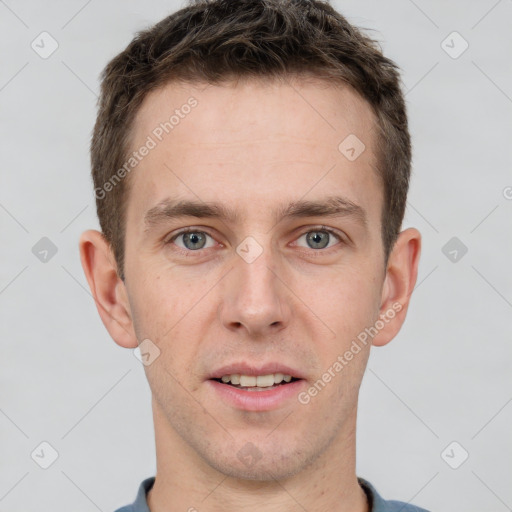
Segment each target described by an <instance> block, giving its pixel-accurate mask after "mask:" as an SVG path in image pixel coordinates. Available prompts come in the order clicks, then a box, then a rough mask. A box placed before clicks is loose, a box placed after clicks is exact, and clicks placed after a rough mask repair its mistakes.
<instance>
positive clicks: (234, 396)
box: [207, 380, 305, 411]
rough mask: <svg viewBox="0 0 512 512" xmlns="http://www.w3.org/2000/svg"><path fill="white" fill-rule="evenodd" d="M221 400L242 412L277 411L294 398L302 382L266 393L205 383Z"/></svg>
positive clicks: (214, 382) (212, 381)
mask: <svg viewBox="0 0 512 512" xmlns="http://www.w3.org/2000/svg"><path fill="white" fill-rule="evenodd" d="M207 382H208V383H209V384H210V386H212V388H213V389H214V390H215V392H216V393H217V394H218V395H219V396H220V397H221V399H222V400H224V401H225V402H227V403H228V404H230V405H231V406H233V407H235V408H237V409H242V410H244V411H271V410H273V409H278V408H279V407H281V406H282V405H283V404H284V403H285V402H286V401H287V400H290V399H291V398H296V397H297V395H298V394H299V393H300V390H301V389H302V388H303V387H304V384H305V382H304V380H296V381H293V382H290V383H288V384H282V385H281V386H277V387H275V388H274V389H269V390H268V391H244V390H243V389H241V388H236V387H234V386H230V385H229V384H223V383H222V382H217V381H216V380H208V381H207Z"/></svg>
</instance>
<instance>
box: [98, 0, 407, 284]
mask: <svg viewBox="0 0 512 512" xmlns="http://www.w3.org/2000/svg"><path fill="white" fill-rule="evenodd" d="M292 74H295V75H299V76H300V75H304V76H306V75H313V76H318V77H322V78H325V79H327V80H331V81H338V82H340V81H341V82H344V83H345V84H349V85H350V86H352V87H353V88H354V89H355V90H356V91H357V92H358V93H359V94H360V95H361V96H362V97H363V98H364V99H365V100H366V101H367V102H368V103H369V105H370V106H371V107H372V110H373V112H374V114H375V116H376V119H377V121H378V122H377V127H378V136H377V144H376V146H377V147H376V148H375V156H376V161H377V162H378V165H377V172H378V175H379V176H380V178H381V180H382V183H383V187H384V204H383V209H382V214H381V218H382V242H383V246H384V253H385V262H386V264H387V260H388V256H389V253H390V251H391V249H392V247H393V245H394V243H395V241H396V238H397V236H398V234H399V232H400V227H401V224H402V220H403V216H404V212H405V206H406V201H407V191H408V187H409V176H410V167H411V143H410V136H409V132H408V127H407V115H406V107H405V101H404V97H403V94H402V91H401V85H400V75H399V73H398V67H397V65H396V64H395V63H394V62H393V61H391V60H390V59H388V58H386V57H384V56H383V54H382V51H381V48H380V46H379V44H378V43H377V42H375V41H374V40H372V39H370V38H369V37H367V36H366V35H364V34H363V33H362V31H361V30H360V29H358V28H356V27H354V26H352V25H351V24H350V23H349V22H348V21H347V20H346V19H345V18H344V17H343V16H342V15H341V14H340V13H338V12H337V11H336V10H334V9H333V7H332V6H331V5H330V4H328V3H327V2H324V1H319V0H311V1H307V0H199V1H192V2H191V3H189V4H188V5H187V6H186V7H184V8H183V9H181V10H179V11H177V12H175V13H174V14H172V15H170V16H168V17H166V18H165V19H163V20H162V21H160V22H159V23H157V24H156V25H154V26H152V27H151V28H149V29H147V30H144V31H141V32H139V33H137V35H136V36H135V38H134V39H133V41H132V42H131V43H130V44H129V45H128V46H127V48H126V49H125V50H124V51H123V52H122V53H120V54H119V55H117V56H116V57H115V58H114V59H112V60H111V61H110V62H109V63H108V64H107V66H106V67H105V69H104V70H103V72H102V75H101V79H102V83H101V96H100V98H99V108H98V116H97V120H96V124H95V126H94V132H93V135H92V141H91V164H92V177H93V181H94V186H95V191H102V193H101V194H98V193H97V192H96V208H97V213H98V218H99V222H100V226H101V229H102V232H103V235H104V236H105V238H106V240H107V241H108V242H109V243H110V245H111V247H112V250H113V253H114V257H115V260H116V263H117V268H118V274H119V276H120V277H121V279H124V269H123V267H124V241H125V219H126V202H127V191H128V183H129V182H128V180H126V179H120V180H118V182H116V183H114V184H113V185H115V186H109V187H108V190H109V191H108V193H105V189H106V188H105V189H104V188H103V187H104V185H105V184H106V183H108V182H109V180H110V181H111V180H112V177H113V176H114V173H115V172H116V171H117V170H118V169H120V168H121V166H122V165H123V162H125V161H126V157H127V154H128V151H129V147H130V134H131V131H132V128H133V126H132V125H133V121H134V118H135V115H136V114H137V112H138V109H139V107H140V105H141V103H142V101H143V99H144V98H145V97H146V95H147V94H148V93H149V92H150V91H152V90H154V89H155V88H157V87H160V86H163V85H164V84H166V83H168V82H171V81H173V80H182V81H189V82H192V83H193V82H204V83H211V84H218V83H221V82H224V81H227V80H231V79H234V78H235V79H236V78H251V77H255V78H261V77H263V78H264V77H267V78H270V77H283V76H284V77H285V76H287V75H292ZM123 176H124V173H123Z"/></svg>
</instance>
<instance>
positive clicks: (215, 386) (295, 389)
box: [206, 363, 307, 412]
mask: <svg viewBox="0 0 512 512" xmlns="http://www.w3.org/2000/svg"><path fill="white" fill-rule="evenodd" d="M206 382H207V383H208V384H209V388H210V390H211V392H212V393H213V394H212V396H211V398H212V400H214V401H216V400H219V399H220V403H223V404H225V405H227V406H228V407H230V408H235V409H238V410H245V411H253V412H263V411H270V410H273V409H279V408H281V407H285V406H288V405H289V404H291V403H293V401H294V399H296V397H297V395H298V393H299V392H300V391H302V390H303V389H304V388H306V387H307V383H306V379H305V377H304V376H303V375H302V374H301V373H300V372H299V370H296V369H293V368H292V367H289V366H285V365H282V364H281V363H269V364H266V365H263V366H259V367H255V366H252V365H250V364H245V363H241V364H232V365H229V366H224V367H223V368H219V369H218V370H217V371H215V372H213V374H211V375H210V376H209V378H208V379H207V381H206Z"/></svg>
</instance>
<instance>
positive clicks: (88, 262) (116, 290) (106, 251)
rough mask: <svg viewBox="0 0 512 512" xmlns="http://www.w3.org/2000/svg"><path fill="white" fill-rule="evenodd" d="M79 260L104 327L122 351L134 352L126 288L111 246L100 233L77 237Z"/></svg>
mask: <svg viewBox="0 0 512 512" xmlns="http://www.w3.org/2000/svg"><path fill="white" fill-rule="evenodd" d="M79 246H80V259H81V261H82V267H83V269H84V272H85V277H86V278H87V282H88V283H89V288H90V289H91V293H92V296H93V298H94V301H95V302H96V307H97V309H98V313H99V314H100V317H101V320H102V322H103V325H104V326H105V327H106V328H107V330H108V332H109V333H110V336H111V337H112V339H113V340H114V341H115V342H116V343H117V344H118V345H120V346H121V347H125V348H136V347H137V345H138V344H137V337H136V336H135V331H134V329H133V322H132V316H131V311H130V304H129V302H128V296H127V293H126V287H125V285H124V283H123V281H122V280H121V279H120V278H119V276H118V274H117V265H116V262H115V258H114V255H113V253H112V250H111V247H110V244H109V243H108V242H107V240H106V239H105V237H104V236H103V234H102V233H100V232H99V231H96V230H92V229H91V230H88V231H85V232H84V233H82V235H81V236H80V242H79Z"/></svg>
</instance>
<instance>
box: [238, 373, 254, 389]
mask: <svg viewBox="0 0 512 512" xmlns="http://www.w3.org/2000/svg"><path fill="white" fill-rule="evenodd" d="M240 386H242V387H246V388H250V387H253V386H256V377H254V376H252V375H251V376H249V375H240Z"/></svg>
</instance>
